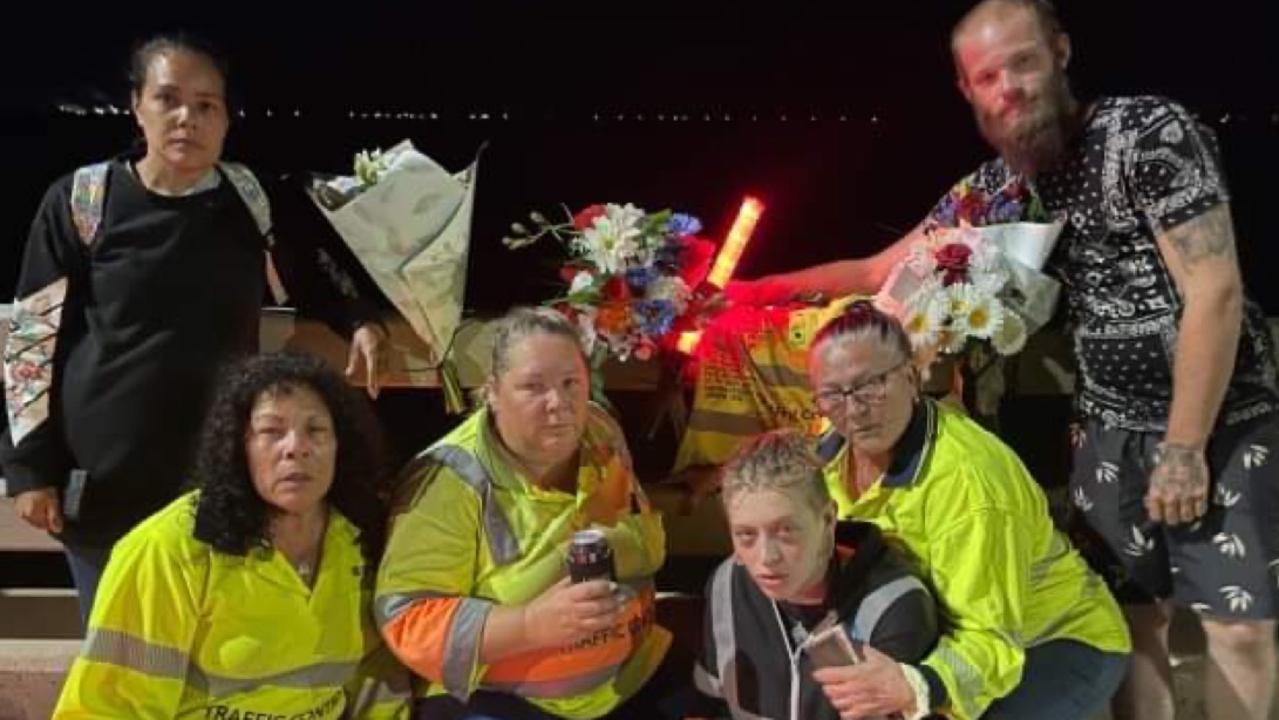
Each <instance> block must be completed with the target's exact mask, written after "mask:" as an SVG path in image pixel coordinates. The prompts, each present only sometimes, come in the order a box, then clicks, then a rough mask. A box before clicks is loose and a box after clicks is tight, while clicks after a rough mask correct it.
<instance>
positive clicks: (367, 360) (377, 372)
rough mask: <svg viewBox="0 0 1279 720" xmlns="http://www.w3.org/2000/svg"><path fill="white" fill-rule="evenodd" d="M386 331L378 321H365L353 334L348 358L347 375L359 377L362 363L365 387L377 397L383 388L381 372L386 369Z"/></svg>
mask: <svg viewBox="0 0 1279 720" xmlns="http://www.w3.org/2000/svg"><path fill="white" fill-rule="evenodd" d="M385 344H386V331H385V330H383V329H382V326H381V325H378V324H377V323H364V324H363V325H361V326H360V327H358V328H356V330H355V334H354V335H352V336H351V352H350V354H348V355H347V359H346V377H347V379H348V380H354V379H355V378H357V377H359V368H360V365H361V364H362V365H363V366H364V373H365V389H366V390H367V391H368V393H369V397H371V398H376V397H377V395H378V391H379V390H381V385H380V382H381V377H380V376H381V374H382V372H383V371H384V370H385V369H386V352H385V347H384V346H385Z"/></svg>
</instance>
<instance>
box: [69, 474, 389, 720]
mask: <svg viewBox="0 0 1279 720" xmlns="http://www.w3.org/2000/svg"><path fill="white" fill-rule="evenodd" d="M196 497H197V494H196V493H190V494H187V495H184V496H182V497H180V498H178V499H177V500H175V501H173V502H172V503H170V504H169V506H168V507H166V508H164V509H162V510H160V511H159V512H157V513H156V514H154V515H152V516H151V517H149V518H147V519H146V520H144V521H143V522H142V523H141V524H140V525H138V526H137V527H136V528H134V529H133V531H132V532H130V533H129V534H128V535H126V536H125V537H124V538H123V539H121V540H120V542H118V543H117V544H116V546H115V548H114V549H113V550H112V553H111V560H110V562H109V563H108V564H107V568H106V573H105V574H104V575H103V577H102V582H101V585H100V586H99V588H98V595H97V598H96V600H95V602H94V605H93V613H92V615H91V616H90V618H89V630H88V635H87V637H86V638H85V643H84V648H83V649H82V651H81V653H80V656H79V657H78V658H76V660H75V662H74V663H73V664H72V666H71V671H70V673H69V674H68V675H67V678H66V681H65V683H64V685H63V688H62V696H61V697H60V698H59V700H58V705H57V708H56V709H55V710H54V713H53V717H54V718H58V719H59V720H63V719H65V720H70V719H72V718H107V717H110V718H139V719H147V720H151V719H155V720H159V719H160V718H164V719H166V720H167V719H169V718H200V720H268V719H269V720H328V719H329V718H338V717H357V718H407V717H408V716H409V701H410V699H411V698H410V694H411V693H410V675H409V673H408V671H407V670H406V669H404V668H403V667H402V666H398V664H396V663H394V662H388V661H393V660H394V658H392V657H391V656H390V654H389V653H387V652H386V651H385V647H384V646H381V643H380V642H379V641H378V636H377V633H376V631H375V630H374V628H373V627H372V622H371V617H370V614H369V602H370V600H371V592H370V590H371V588H370V587H369V585H371V583H370V582H368V581H367V579H371V575H372V573H371V572H366V570H371V568H366V567H365V561H364V556H363V555H362V554H361V553H360V547H359V545H358V543H357V542H356V534H357V531H356V528H355V526H353V525H352V524H351V523H350V522H348V521H347V520H346V518H344V517H342V515H341V514H339V513H338V512H337V511H336V510H330V512H329V522H328V528H327V530H326V531H325V536H324V545H323V547H322V549H321V555H320V566H319V568H318V574H317V575H316V578H315V585H314V587H313V588H312V589H308V588H307V587H306V585H305V584H303V582H302V580H301V579H300V578H299V577H298V575H297V573H296V572H294V570H293V567H292V566H291V565H290V564H289V562H288V560H286V559H285V558H284V557H283V556H282V555H281V554H280V553H278V552H274V551H273V550H270V549H267V548H258V549H254V550H251V551H250V552H249V553H248V554H247V555H245V556H243V557H238V556H234V555H228V554H226V553H222V552H218V551H216V550H214V549H213V548H211V547H210V546H209V545H207V544H205V543H203V542H201V541H199V540H197V539H196V538H195V537H194V536H193V534H192V532H193V529H194V526H195V502H196ZM366 578H367V579H366ZM379 648H380V651H379Z"/></svg>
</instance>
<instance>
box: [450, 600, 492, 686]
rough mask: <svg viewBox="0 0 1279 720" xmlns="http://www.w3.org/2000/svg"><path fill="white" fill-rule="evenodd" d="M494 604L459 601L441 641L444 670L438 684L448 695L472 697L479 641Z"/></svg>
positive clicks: (478, 657) (478, 654) (478, 601)
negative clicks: (472, 678) (446, 635)
mask: <svg viewBox="0 0 1279 720" xmlns="http://www.w3.org/2000/svg"><path fill="white" fill-rule="evenodd" d="M492 609H493V603H490V602H488V601H487V600H478V599H476V598H471V597H467V598H462V603H461V605H460V606H459V607H458V609H457V613H456V614H455V615H454V616H453V623H452V625H451V626H450V627H449V632H448V637H447V638H446V639H445V641H444V669H443V677H441V678H440V679H441V681H442V682H443V684H444V689H445V690H448V691H449V694H450V695H453V696H454V697H456V698H458V699H459V700H462V701H465V700H466V699H467V698H468V697H470V695H471V675H472V673H473V672H474V670H475V664H476V663H477V662H479V659H480V637H481V635H482V634H483V632H484V621H485V620H487V619H488V615H489V611H491V610H492Z"/></svg>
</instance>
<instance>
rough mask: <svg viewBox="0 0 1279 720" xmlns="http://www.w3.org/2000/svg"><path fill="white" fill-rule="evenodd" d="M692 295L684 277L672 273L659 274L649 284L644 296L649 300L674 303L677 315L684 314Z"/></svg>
mask: <svg viewBox="0 0 1279 720" xmlns="http://www.w3.org/2000/svg"><path fill="white" fill-rule="evenodd" d="M692 295H693V293H692V292H690V291H689V289H688V285H687V284H686V283H685V282H684V279H683V278H681V277H678V276H672V275H659V276H658V277H657V279H655V280H653V282H651V283H649V284H648V289H647V290H646V291H645V293H644V297H645V298H646V299H648V300H666V301H667V302H669V303H671V304H672V305H674V306H675V314H676V315H683V314H684V311H685V310H687V309H688V300H689V298H690V297H692Z"/></svg>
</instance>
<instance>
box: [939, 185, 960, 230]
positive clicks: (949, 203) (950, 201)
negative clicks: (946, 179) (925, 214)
mask: <svg viewBox="0 0 1279 720" xmlns="http://www.w3.org/2000/svg"><path fill="white" fill-rule="evenodd" d="M958 209H959V203H957V202H955V196H954V195H951V194H950V193H947V194H946V197H944V198H942V199H941V202H939V203H937V207H936V208H934V209H933V218H934V219H935V220H936V221H937V224H938V225H943V226H945V227H954V226H955V225H958V224H959V223H958V222H957V221H956V219H955V213H956V211H958Z"/></svg>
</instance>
